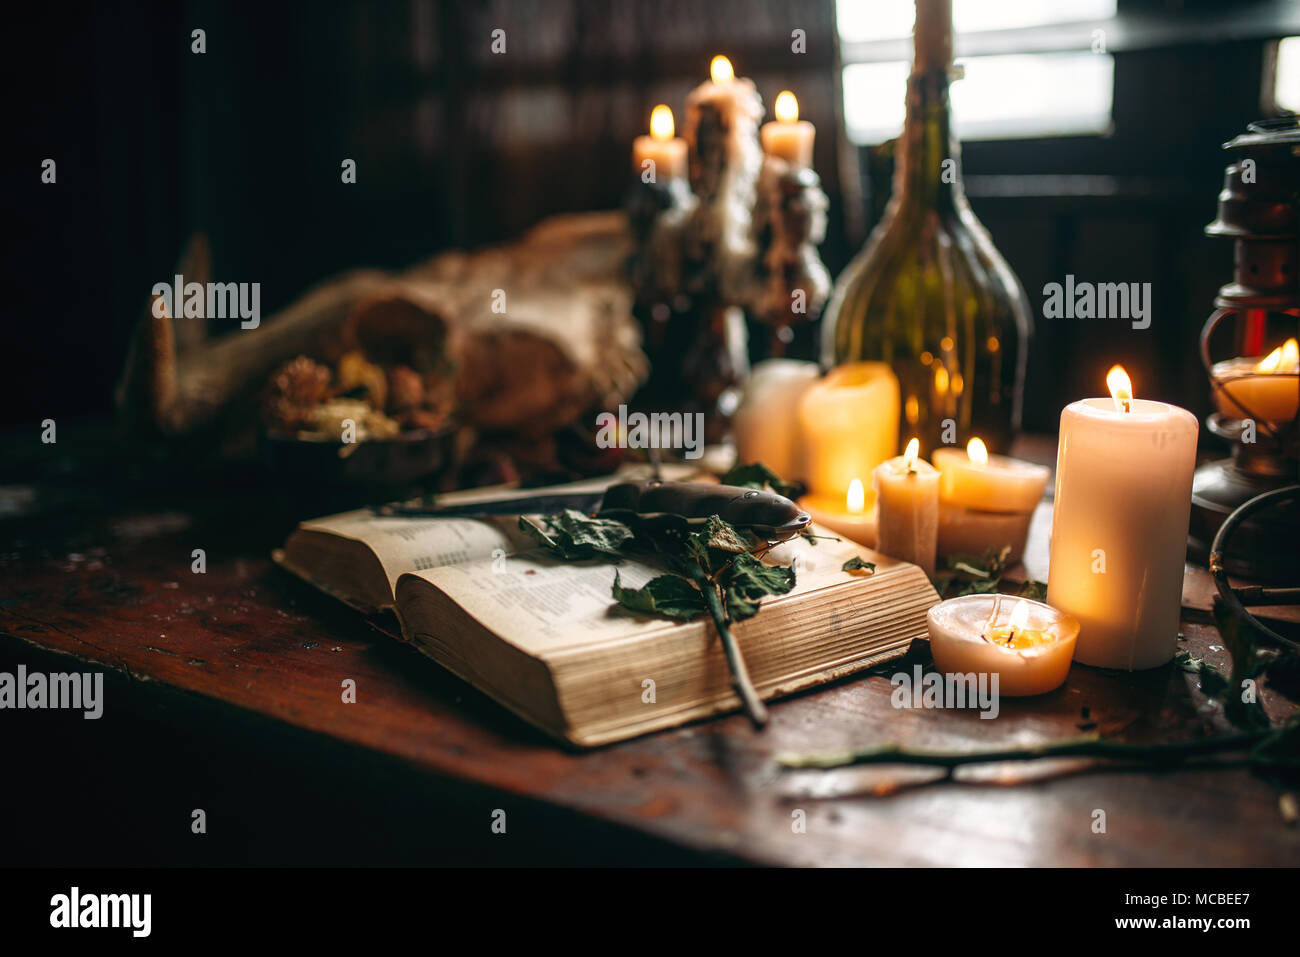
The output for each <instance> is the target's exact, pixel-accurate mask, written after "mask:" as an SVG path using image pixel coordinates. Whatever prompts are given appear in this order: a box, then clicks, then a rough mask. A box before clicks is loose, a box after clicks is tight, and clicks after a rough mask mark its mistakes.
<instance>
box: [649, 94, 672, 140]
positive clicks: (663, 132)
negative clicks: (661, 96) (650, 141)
mask: <svg viewBox="0 0 1300 957" xmlns="http://www.w3.org/2000/svg"><path fill="white" fill-rule="evenodd" d="M675 132H676V127H675V126H674V125H673V111H672V110H670V109H669V108H668V107H667V106H666V105H664V104H663V103H660V104H659V105H658V106H656V107H655V108H654V109H653V110H651V111H650V135H651V136H653V137H654V138H655V139H657V140H670V139H672V138H673V133H675Z"/></svg>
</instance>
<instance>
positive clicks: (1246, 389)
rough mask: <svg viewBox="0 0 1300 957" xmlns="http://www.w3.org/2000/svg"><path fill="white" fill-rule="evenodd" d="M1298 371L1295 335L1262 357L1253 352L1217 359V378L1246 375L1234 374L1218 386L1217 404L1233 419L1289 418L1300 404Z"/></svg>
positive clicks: (1299, 358)
mask: <svg viewBox="0 0 1300 957" xmlns="http://www.w3.org/2000/svg"><path fill="white" fill-rule="evenodd" d="M1288 373H1289V374H1288ZM1297 373H1300V344H1297V342H1296V340H1295V339H1288V340H1287V341H1286V342H1285V343H1283V344H1282V345H1280V346H1278V347H1277V348H1276V349H1274V350H1273V351H1272V352H1270V353H1269V354H1268V355H1267V356H1265V357H1264V358H1263V359H1260V360H1256V359H1255V358H1254V357H1253V356H1251V357H1240V358H1236V359H1225V360H1224V361H1223V362H1216V363H1215V364H1214V366H1213V368H1212V369H1211V374H1212V376H1213V377H1214V378H1215V379H1219V380H1224V379H1228V378H1229V377H1232V376H1242V377H1243V378H1233V379H1232V380H1231V381H1228V382H1224V383H1223V387H1222V388H1219V389H1215V390H1214V405H1215V407H1216V408H1217V409H1218V410H1219V414H1220V415H1223V416H1225V417H1227V418H1230V419H1241V418H1246V417H1247V416H1248V415H1256V416H1259V418H1260V419H1262V420H1263V421H1265V422H1289V421H1291V420H1292V419H1294V418H1295V416H1296V410H1297V408H1300V377H1298V376H1297ZM1238 402H1240V403H1241V405H1238V404H1237V403H1238Z"/></svg>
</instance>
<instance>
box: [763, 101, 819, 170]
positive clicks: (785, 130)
mask: <svg viewBox="0 0 1300 957" xmlns="http://www.w3.org/2000/svg"><path fill="white" fill-rule="evenodd" d="M773 112H774V113H776V119H775V120H773V121H772V122H770V123H764V124H763V127H762V129H760V130H759V131H758V135H759V139H760V140H761V141H762V143H763V152H764V153H766V154H767V155H768V156H775V157H777V158H778V159H783V160H785V161H786V162H787V163H790V164H791V165H793V166H811V165H812V157H813V138H814V137H815V136H816V134H817V129H816V127H814V126H813V125H812V124H811V123H809V122H808V121H807V120H801V119H799V101H798V100H797V99H795V96H794V94H793V93H791V92H790V91H789V90H785V91H784V92H782V93H781V94H780V95H778V96H777V98H776V103H775V104H774V106H773Z"/></svg>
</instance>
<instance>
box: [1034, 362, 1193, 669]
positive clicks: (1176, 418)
mask: <svg viewBox="0 0 1300 957" xmlns="http://www.w3.org/2000/svg"><path fill="white" fill-rule="evenodd" d="M1106 379H1107V385H1108V386H1109V387H1110V390H1111V398H1109V399H1083V400H1080V401H1078V402H1072V403H1071V404H1070V405H1068V406H1066V408H1065V410H1064V411H1063V412H1062V413H1061V436H1060V444H1059V445H1058V447H1057V459H1056V502H1055V507H1054V510H1053V516H1052V539H1051V562H1050V567H1049V571H1048V579H1047V581H1048V584H1047V601H1048V604H1050V605H1053V606H1054V607H1056V608H1059V609H1061V610H1062V611H1065V612H1068V613H1069V614H1071V615H1073V616H1074V617H1076V618H1077V619H1079V624H1080V632H1079V641H1078V645H1077V648H1076V650H1075V658H1076V660H1078V661H1080V662H1082V663H1083V664H1089V665H1098V666H1101V667H1105V668H1122V669H1126V670H1129V671H1135V670H1138V669H1142V668H1153V667H1155V666H1157V665H1162V664H1164V663H1165V662H1167V661H1169V660H1170V659H1171V658H1172V657H1173V656H1174V651H1175V649H1176V648H1177V646H1178V620H1179V610H1180V605H1181V597H1182V590H1183V565H1184V560H1185V557H1186V552H1187V520H1188V514H1189V512H1190V510H1191V494H1192V471H1193V469H1194V468H1195V466H1196V436H1197V421H1196V417H1195V416H1194V415H1192V413H1190V412H1188V411H1187V410H1186V409H1181V408H1179V407H1178V406H1174V405H1168V404H1166V403H1164V402H1155V401H1152V400H1149V399H1134V398H1133V391H1132V387H1131V385H1130V384H1129V380H1128V376H1127V375H1126V374H1125V373H1124V370H1123V369H1121V368H1120V367H1119V366H1116V367H1114V368H1113V369H1112V370H1111V372H1110V374H1109V375H1108V376H1107V377H1106Z"/></svg>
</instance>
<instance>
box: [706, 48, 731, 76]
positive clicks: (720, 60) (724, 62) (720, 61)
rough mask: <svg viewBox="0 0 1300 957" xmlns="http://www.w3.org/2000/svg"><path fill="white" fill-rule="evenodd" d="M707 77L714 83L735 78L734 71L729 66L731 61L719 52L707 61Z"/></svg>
mask: <svg viewBox="0 0 1300 957" xmlns="http://www.w3.org/2000/svg"><path fill="white" fill-rule="evenodd" d="M709 77H710V78H711V79H712V80H713V82H714V83H730V82H731V81H732V80H734V79H735V78H736V71H735V70H734V69H733V68H732V66H731V61H730V60H728V59H727V58H726V57H725V56H723V55H722V54H721V53H719V54H718V55H717V56H715V57H714V58H713V60H712V61H711V62H710V63H709Z"/></svg>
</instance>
